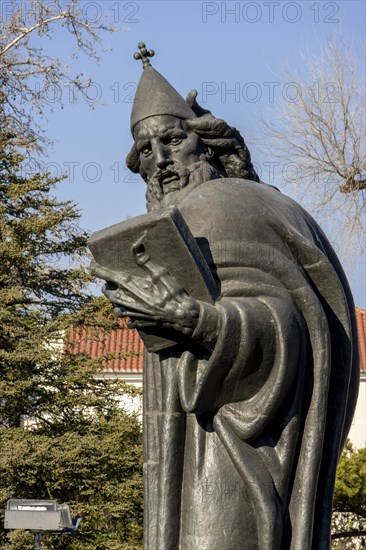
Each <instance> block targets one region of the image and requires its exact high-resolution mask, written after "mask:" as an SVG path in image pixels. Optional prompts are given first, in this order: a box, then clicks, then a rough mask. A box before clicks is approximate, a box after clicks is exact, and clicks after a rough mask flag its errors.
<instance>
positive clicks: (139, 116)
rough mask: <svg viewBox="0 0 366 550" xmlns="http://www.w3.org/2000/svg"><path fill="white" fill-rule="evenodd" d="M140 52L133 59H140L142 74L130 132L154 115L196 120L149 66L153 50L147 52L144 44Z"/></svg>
mask: <svg viewBox="0 0 366 550" xmlns="http://www.w3.org/2000/svg"><path fill="white" fill-rule="evenodd" d="M138 47H139V49H140V52H138V53H135V55H134V58H135V59H141V60H142V63H143V68H144V69H143V73H142V75H141V78H140V82H139V85H138V87H137V90H136V95H135V99H134V102H133V107H132V113H131V132H132V133H133V129H134V127H135V126H136V124H137V123H138V122H141V120H144V119H145V118H148V117H151V116H156V115H172V116H175V117H178V118H182V119H186V118H196V115H195V113H194V112H193V111H192V109H191V108H190V106H189V105H188V103H187V102H186V101H185V100H184V99H183V97H182V96H181V95H180V94H179V93H178V92H177V90H175V89H174V88H173V86H172V85H171V84H169V82H168V81H167V80H166V79H165V78H164V77H163V76H162V75H161V74H160V73H159V72H158V71H156V70H155V69H154V68H153V67H152V66H151V65H150V60H149V57H152V56H153V55H154V51H153V50H149V51H148V50H147V49H146V47H145V44H144V43H143V42H140V43H139V45H138Z"/></svg>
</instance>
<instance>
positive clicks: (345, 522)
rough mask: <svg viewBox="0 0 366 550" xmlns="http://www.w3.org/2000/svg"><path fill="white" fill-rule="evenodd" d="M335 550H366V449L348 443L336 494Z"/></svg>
mask: <svg viewBox="0 0 366 550" xmlns="http://www.w3.org/2000/svg"><path fill="white" fill-rule="evenodd" d="M333 508H334V512H333V535H332V539H333V541H334V542H333V545H332V549H333V550H341V549H342V550H343V549H347V550H357V549H359V548H366V448H362V449H357V450H354V449H353V447H352V444H351V442H350V441H349V440H348V441H347V443H346V446H345V448H344V450H343V454H342V457H341V460H340V461H339V465H338V469H337V479H336V484H335V491H334V507H333Z"/></svg>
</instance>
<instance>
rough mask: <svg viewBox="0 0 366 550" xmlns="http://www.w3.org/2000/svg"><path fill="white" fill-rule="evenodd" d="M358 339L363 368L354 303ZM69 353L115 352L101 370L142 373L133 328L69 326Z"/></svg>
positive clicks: (360, 320) (363, 346)
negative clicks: (112, 357)
mask: <svg viewBox="0 0 366 550" xmlns="http://www.w3.org/2000/svg"><path fill="white" fill-rule="evenodd" d="M356 319H357V327H358V339H359V346H360V368H361V372H366V310H364V309H361V308H359V307H356ZM67 340H68V343H69V344H70V343H71V344H72V351H73V353H86V354H87V355H89V356H90V357H93V358H95V357H100V356H101V355H103V354H105V353H113V354H116V357H115V358H114V359H110V360H108V361H106V362H105V365H104V368H103V371H104V372H118V373H142V352H143V348H144V345H143V343H142V340H141V338H140V337H139V335H138V332H137V330H130V329H128V328H120V329H117V330H113V331H111V332H109V333H106V332H105V331H103V330H96V329H92V328H88V327H86V328H77V329H70V331H69V333H68V337H67Z"/></svg>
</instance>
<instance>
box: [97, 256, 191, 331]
mask: <svg viewBox="0 0 366 550" xmlns="http://www.w3.org/2000/svg"><path fill="white" fill-rule="evenodd" d="M134 255H135V261H136V263H137V264H139V265H140V266H141V267H142V269H143V270H144V271H145V273H146V277H144V278H137V277H134V278H132V277H130V276H128V275H124V274H123V273H121V272H119V271H112V270H110V269H107V268H104V267H102V266H100V265H99V264H93V266H92V268H91V273H92V274H93V275H95V276H97V277H99V278H101V279H105V280H106V281H108V283H107V285H104V287H103V294H105V296H107V298H109V300H111V302H113V303H114V304H117V305H120V306H123V308H124V310H123V311H122V312H121V314H122V315H123V316H128V317H130V318H131V319H132V320H133V324H134V326H136V327H137V328H139V327H143V326H144V325H146V323H147V322H154V323H157V324H161V325H162V326H163V327H168V328H174V329H175V330H178V331H180V332H182V333H183V334H186V335H188V336H190V335H191V334H193V332H194V329H195V327H196V325H197V322H198V317H199V311H200V304H199V302H198V301H197V300H195V299H194V298H192V297H191V296H189V295H188V294H187V293H186V291H185V290H184V289H183V287H182V286H181V285H180V284H179V283H178V282H177V281H176V280H175V279H174V278H173V277H172V276H171V275H170V274H169V273H168V271H167V270H166V269H165V268H164V267H161V266H159V265H157V264H155V263H154V262H153V261H152V260H151V259H150V257H149V256H148V255H147V254H146V253H145V252H139V247H138V246H137V247H135V248H134Z"/></svg>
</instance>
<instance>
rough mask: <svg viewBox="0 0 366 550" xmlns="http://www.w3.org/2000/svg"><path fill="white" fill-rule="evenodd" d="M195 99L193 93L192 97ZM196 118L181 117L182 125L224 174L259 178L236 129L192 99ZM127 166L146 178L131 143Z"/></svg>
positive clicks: (135, 149)
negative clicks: (199, 141)
mask: <svg viewBox="0 0 366 550" xmlns="http://www.w3.org/2000/svg"><path fill="white" fill-rule="evenodd" d="M194 100H195V97H194ZM191 108H192V109H193V111H194V112H195V113H196V114H197V118H189V119H186V120H184V121H183V127H184V128H186V129H188V130H192V131H193V132H195V134H197V136H199V138H200V139H201V141H202V142H203V143H204V144H205V145H206V146H208V147H210V149H211V150H212V151H213V153H214V154H213V160H214V161H215V162H216V163H217V165H218V167H219V168H220V169H221V171H222V172H223V173H224V175H225V177H228V178H243V179H248V180H252V181H257V182H259V177H258V175H257V173H256V171H255V169H254V167H253V165H252V162H251V158H250V153H249V149H248V148H247V146H246V145H245V142H244V139H243V137H242V136H241V134H240V132H239V131H238V130H237V129H236V128H234V127H232V126H229V125H228V124H227V122H225V121H224V120H222V119H220V118H215V117H214V116H213V115H212V114H211V113H210V112H209V111H205V110H204V109H202V108H201V107H200V106H199V105H198V104H197V103H196V101H194V103H193V105H191ZM126 165H127V167H128V168H129V169H130V170H131V171H132V172H134V173H135V174H138V173H140V175H141V177H142V178H143V179H144V180H145V181H146V180H147V175H146V173H145V171H144V170H143V168H142V166H141V163H140V155H139V152H138V150H137V148H136V145H135V144H134V145H133V147H132V149H131V151H130V152H129V154H128V155H127V158H126Z"/></svg>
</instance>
